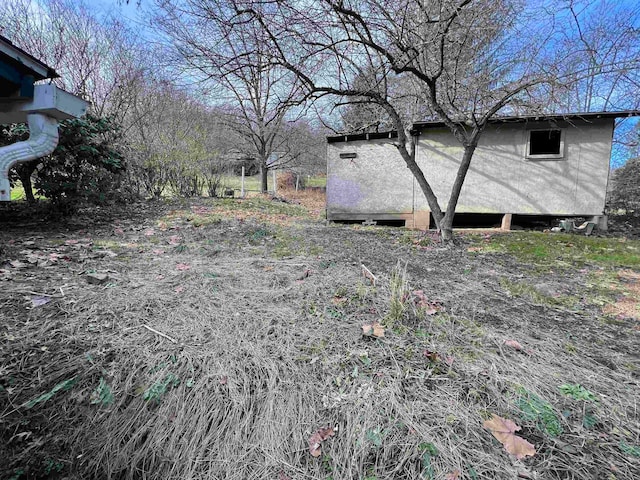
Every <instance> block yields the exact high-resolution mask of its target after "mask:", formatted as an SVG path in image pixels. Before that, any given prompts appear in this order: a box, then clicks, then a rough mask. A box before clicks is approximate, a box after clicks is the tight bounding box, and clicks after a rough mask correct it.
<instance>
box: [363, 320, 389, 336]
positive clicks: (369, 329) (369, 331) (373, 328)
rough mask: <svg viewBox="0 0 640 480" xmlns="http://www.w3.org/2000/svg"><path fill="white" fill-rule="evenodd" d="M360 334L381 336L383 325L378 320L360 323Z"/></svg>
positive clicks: (382, 334)
mask: <svg viewBox="0 0 640 480" xmlns="http://www.w3.org/2000/svg"><path fill="white" fill-rule="evenodd" d="M362 334H363V335H364V336H365V337H376V338H381V337H384V327H383V326H382V325H380V324H379V323H378V322H375V323H366V324H364V325H362Z"/></svg>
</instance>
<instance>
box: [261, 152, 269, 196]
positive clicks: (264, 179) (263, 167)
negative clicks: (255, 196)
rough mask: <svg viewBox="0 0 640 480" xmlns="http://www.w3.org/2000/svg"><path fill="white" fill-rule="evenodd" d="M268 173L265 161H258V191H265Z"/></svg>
mask: <svg viewBox="0 0 640 480" xmlns="http://www.w3.org/2000/svg"><path fill="white" fill-rule="evenodd" d="M268 175H269V168H268V167H267V164H266V162H265V161H264V160H263V161H262V162H261V163H260V192H261V193H267V190H268V185H267V178H268Z"/></svg>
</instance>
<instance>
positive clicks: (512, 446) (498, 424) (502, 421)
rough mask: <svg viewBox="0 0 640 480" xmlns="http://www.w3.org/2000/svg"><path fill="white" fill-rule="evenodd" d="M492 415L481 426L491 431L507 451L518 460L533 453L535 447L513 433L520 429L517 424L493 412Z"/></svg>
mask: <svg viewBox="0 0 640 480" xmlns="http://www.w3.org/2000/svg"><path fill="white" fill-rule="evenodd" d="M492 415H493V418H492V419H491V420H485V421H484V422H483V424H482V426H483V427H484V428H486V429H488V430H489V431H491V434H492V435H493V436H494V437H496V438H497V439H498V441H499V442H500V443H502V445H503V446H504V449H505V450H506V451H507V452H509V453H510V454H511V455H514V456H515V457H516V458H517V459H518V460H521V459H523V458H524V457H526V456H533V455H535V453H536V449H535V447H534V446H533V445H532V444H531V443H529V442H527V441H526V440H525V439H524V438H522V437H519V436H517V435H516V434H515V432H517V431H518V430H520V427H519V426H518V425H516V424H515V423H514V422H513V421H512V420H508V419H506V418H502V417H499V416H498V415H496V414H495V413H494V414H492Z"/></svg>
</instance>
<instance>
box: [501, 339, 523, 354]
mask: <svg viewBox="0 0 640 480" xmlns="http://www.w3.org/2000/svg"><path fill="white" fill-rule="evenodd" d="M504 344H505V345H506V346H508V347H511V348H514V349H516V350H518V351H519V352H521V351H523V350H524V347H523V346H522V345H521V344H520V342H518V341H517V340H505V341H504Z"/></svg>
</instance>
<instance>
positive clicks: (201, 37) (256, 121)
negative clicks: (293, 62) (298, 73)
mask: <svg viewBox="0 0 640 480" xmlns="http://www.w3.org/2000/svg"><path fill="white" fill-rule="evenodd" d="M157 4H158V6H159V7H160V9H161V11H162V14H160V15H158V16H157V17H156V19H155V21H156V24H157V25H160V26H161V28H162V30H163V31H164V33H165V34H166V35H167V37H168V38H169V39H170V41H171V53H172V54H173V60H174V65H176V66H177V67H178V69H180V73H181V74H182V75H183V78H185V77H186V78H188V80H191V81H193V80H194V79H198V80H200V81H203V86H204V87H205V88H208V89H210V90H211V91H212V95H211V96H215V97H216V98H217V99H218V103H224V104H225V108H226V111H227V113H228V114H229V115H228V117H227V118H228V119H229V127H231V128H233V129H234V130H235V132H236V134H237V136H236V138H237V142H238V148H239V149H240V150H242V151H243V152H244V153H245V154H247V155H250V156H253V157H255V158H256V159H257V162H258V165H259V167H260V172H261V190H262V191H263V192H265V191H266V190H267V173H268V170H269V168H271V167H272V165H270V164H269V161H270V159H271V158H273V154H274V153H276V152H280V151H281V150H282V149H283V148H284V144H283V142H284V140H285V138H284V136H283V135H282V132H283V131H284V129H285V125H286V123H287V121H290V120H292V119H291V118H288V117H292V116H293V115H292V114H293V109H294V107H296V106H298V105H299V101H298V97H299V93H300V89H299V83H298V81H297V79H296V77H295V76H294V75H292V74H291V72H290V71H289V70H288V69H286V68H283V67H282V66H281V65H278V64H275V63H273V62H272V61H271V57H270V55H268V54H267V52H265V51H263V46H264V45H265V44H266V38H263V37H264V35H265V34H264V33H263V32H262V31H261V29H260V28H259V25H258V24H256V23H255V22H254V23H252V22H248V23H242V24H235V23H233V22H227V21H226V18H227V16H228V15H229V14H230V13H232V10H230V7H229V6H228V5H226V4H225V3H224V2H216V1H214V2H211V1H205V0H187V1H185V2H175V1H170V0H157ZM170 55H171V54H170ZM220 99H222V102H220Z"/></svg>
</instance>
